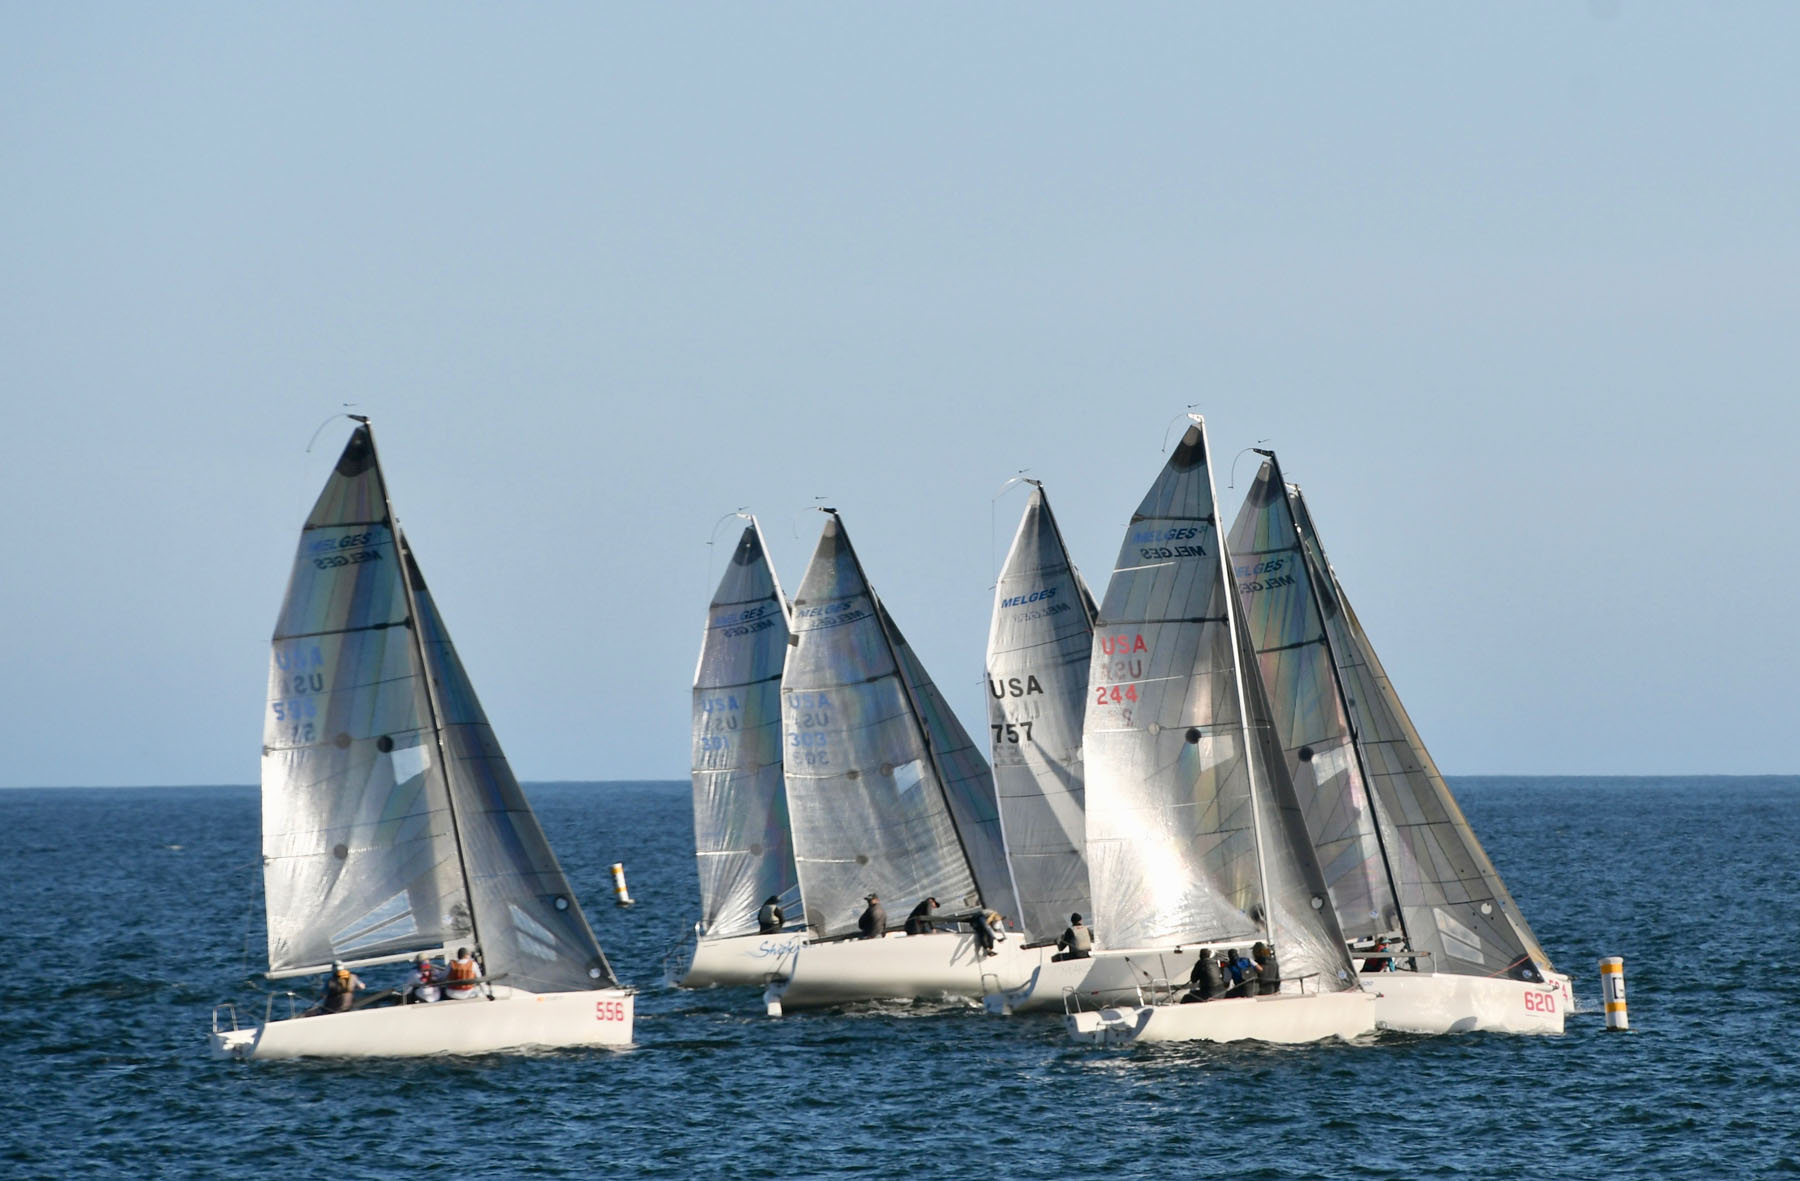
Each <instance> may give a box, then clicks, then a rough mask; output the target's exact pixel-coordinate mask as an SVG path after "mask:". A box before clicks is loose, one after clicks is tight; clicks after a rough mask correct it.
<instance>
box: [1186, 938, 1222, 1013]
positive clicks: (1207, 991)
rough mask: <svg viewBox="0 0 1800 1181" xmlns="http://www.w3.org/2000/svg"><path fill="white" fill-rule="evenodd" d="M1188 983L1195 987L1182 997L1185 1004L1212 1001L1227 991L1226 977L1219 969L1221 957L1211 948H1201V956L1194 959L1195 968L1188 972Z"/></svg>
mask: <svg viewBox="0 0 1800 1181" xmlns="http://www.w3.org/2000/svg"><path fill="white" fill-rule="evenodd" d="M1188 983H1189V984H1191V985H1193V988H1191V989H1190V990H1189V991H1188V994H1187V995H1186V996H1184V997H1182V998H1181V1003H1182V1004H1184V1005H1191V1004H1195V1003H1197V1002H1199V1001H1210V1000H1212V999H1213V998H1214V997H1216V996H1219V995H1220V994H1221V993H1223V992H1224V991H1225V977H1224V975H1223V974H1222V973H1221V972H1220V971H1219V957H1218V956H1216V955H1214V954H1213V953H1212V949H1211V948H1208V947H1202V948H1201V949H1200V958H1198V959H1196V960H1195V961H1194V970H1193V971H1192V972H1190V973H1188Z"/></svg>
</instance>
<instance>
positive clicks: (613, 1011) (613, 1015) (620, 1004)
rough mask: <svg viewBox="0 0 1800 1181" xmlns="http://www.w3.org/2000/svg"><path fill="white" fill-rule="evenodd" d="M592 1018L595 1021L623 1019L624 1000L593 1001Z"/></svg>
mask: <svg viewBox="0 0 1800 1181" xmlns="http://www.w3.org/2000/svg"><path fill="white" fill-rule="evenodd" d="M594 1020H596V1021H623V1020H625V1002H624V1001H595V1002H594Z"/></svg>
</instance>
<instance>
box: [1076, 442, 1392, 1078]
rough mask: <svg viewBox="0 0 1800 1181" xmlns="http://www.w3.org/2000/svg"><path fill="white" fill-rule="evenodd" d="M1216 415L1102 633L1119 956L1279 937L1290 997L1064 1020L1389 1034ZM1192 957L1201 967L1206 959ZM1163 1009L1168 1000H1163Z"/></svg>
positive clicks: (1101, 802)
mask: <svg viewBox="0 0 1800 1181" xmlns="http://www.w3.org/2000/svg"><path fill="white" fill-rule="evenodd" d="M1207 454H1208V453H1207V446H1206V433H1205V422H1204V420H1202V419H1200V418H1199V416H1197V415H1196V416H1194V421H1193V424H1192V425H1191V426H1189V428H1188V429H1187V431H1186V433H1185V434H1184V435H1183V436H1182V440H1181V443H1180V444H1179V445H1178V446H1177V447H1176V449H1175V451H1174V453H1173V454H1172V455H1171V456H1170V457H1169V460H1168V462H1167V464H1166V465H1165V466H1164V468H1163V470H1162V472H1161V473H1160V475H1159V476H1158V477H1157V479H1156V482H1155V483H1154V484H1153V485H1152V486H1151V488H1150V491H1149V492H1148V493H1147V494H1146V495H1145V497H1144V499H1143V501H1142V503H1141V504H1140V505H1139V506H1138V509H1137V512H1136V513H1135V514H1134V515H1133V517H1132V521H1131V525H1130V526H1129V528H1128V529H1127V532H1126V536H1125V540H1124V544H1123V546H1122V547H1121V549H1120V552H1119V559H1118V564H1117V566H1116V568H1115V569H1114V572H1113V576H1112V580H1111V582H1110V583H1109V584H1108V586H1107V589H1106V597H1105V600H1104V602H1103V603H1102V605H1101V608H1100V619H1099V622H1098V624H1097V625H1096V629H1095V649H1094V656H1093V661H1092V665H1091V668H1090V674H1089V684H1088V698H1087V714H1086V719H1085V724H1084V728H1083V739H1084V741H1083V747H1084V756H1085V763H1086V770H1087V837H1088V873H1089V879H1090V882H1091V886H1092V889H1093V894H1094V925H1095V930H1096V933H1097V934H1098V936H1099V938H1100V939H1101V940H1102V941H1103V942H1104V944H1105V947H1104V949H1103V950H1102V951H1100V952H1098V953H1096V956H1095V958H1096V959H1101V960H1113V959H1119V960H1126V961H1139V962H1142V963H1144V964H1146V965H1154V967H1153V968H1152V970H1153V971H1162V970H1163V969H1162V964H1163V962H1164V957H1166V956H1167V955H1168V953H1169V952H1171V951H1172V950H1175V949H1181V950H1184V951H1187V952H1189V953H1190V954H1193V953H1196V952H1198V951H1200V949H1201V948H1202V947H1204V948H1205V950H1206V953H1207V954H1209V955H1210V954H1212V953H1213V952H1215V951H1218V950H1221V949H1240V950H1241V949H1243V948H1247V947H1249V946H1250V945H1251V944H1252V943H1253V942H1262V943H1265V944H1267V945H1268V946H1270V947H1272V948H1273V949H1274V952H1275V954H1276V962H1277V963H1278V964H1279V966H1280V973H1281V981H1280V984H1279V991H1274V992H1269V993H1266V994H1263V995H1257V996H1248V995H1245V996H1237V997H1232V998H1230V999H1219V1000H1209V1001H1206V1002H1204V1003H1198V1004H1181V1003H1173V1002H1175V1001H1177V1000H1178V999H1179V998H1178V996H1177V993H1178V992H1179V990H1180V982H1179V981H1177V980H1175V979H1171V978H1170V976H1168V975H1164V976H1162V977H1161V978H1162V980H1164V981H1165V982H1166V984H1165V987H1166V989H1167V991H1161V990H1158V989H1154V988H1153V989H1152V990H1150V991H1149V994H1148V995H1147V996H1146V997H1145V998H1144V1000H1145V1003H1138V1004H1122V1005H1118V1006H1116V1007H1107V1008H1102V1009H1100V1010H1098V1011H1094V1010H1083V1011H1078V1012H1073V1013H1071V1014H1070V1015H1069V1016H1068V1017H1067V1018H1065V1020H1066V1023H1067V1025H1068V1029H1069V1032H1070V1034H1071V1035H1072V1036H1073V1037H1075V1038H1076V1039H1077V1040H1086V1041H1095V1042H1101V1043H1104V1044H1117V1043H1126V1042H1139V1041H1192V1040H1205V1041H1235V1040H1240V1039H1256V1040H1262V1041H1270V1042H1310V1041H1318V1040H1321V1039H1324V1038H1329V1037H1340V1038H1351V1037H1356V1036H1359V1035H1361V1034H1365V1033H1368V1032H1371V1031H1372V1030H1373V1029H1374V1027H1375V1013H1374V998H1373V997H1372V996H1370V995H1368V994H1367V993H1364V992H1362V991H1361V990H1360V989H1359V988H1358V987H1357V981H1356V973H1355V969H1354V967H1353V966H1352V965H1351V963H1350V959H1349V955H1348V953H1347V951H1346V949H1345V944H1344V939H1343V935H1342V933H1341V932H1340V931H1339V929H1338V926H1337V920H1336V918H1335V916H1334V914H1333V912H1332V910H1331V907H1330V906H1329V905H1328V903H1327V897H1326V890H1325V883H1324V880H1323V877H1322V875H1321V873H1320V870H1319V865H1318V861H1317V859H1316V857H1315V856H1314V853H1313V847H1312V843H1311V841H1310V840H1309V839H1308V836H1307V832H1306V827H1305V821H1304V819H1303V818H1302V817H1301V815H1300V809H1299V806H1298V803H1297V802H1296V800H1295V797H1294V789H1293V785H1292V783H1291V782H1290V781H1289V779H1288V775H1287V766H1286V763H1285V761H1284V760H1283V758H1282V754H1281V748H1280V746H1279V745H1278V744H1277V742H1276V741H1275V736H1274V734H1273V732H1272V726H1271V722H1270V716H1269V706H1268V702H1267V700H1266V698H1265V696H1264V691H1263V685H1262V678H1261V677H1260V675H1259V674H1258V672H1257V666H1256V661H1255V659H1254V650H1253V649H1252V648H1251V647H1250V645H1249V642H1248V637H1247V635H1246V633H1245V630H1244V626H1243V620H1242V618H1241V616H1240V614H1239V610H1238V605H1237V602H1236V597H1237V596H1236V588H1235V587H1234V586H1233V585H1232V583H1231V581H1230V580H1229V577H1228V576H1229V574H1230V571H1231V556H1230V553H1229V550H1228V549H1227V547H1226V546H1225V545H1224V538H1223V537H1222V535H1221V531H1220V529H1219V523H1218V516H1217V511H1216V498H1215V494H1214V491H1213V483H1212V472H1211V467H1210V464H1209V463H1208V459H1207ZM1190 962H1191V961H1190ZM1157 1002H1161V1003H1157Z"/></svg>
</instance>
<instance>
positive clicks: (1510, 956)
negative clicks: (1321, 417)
mask: <svg viewBox="0 0 1800 1181" xmlns="http://www.w3.org/2000/svg"><path fill="white" fill-rule="evenodd" d="M1261 454H1262V455H1263V456H1264V457H1265V458H1264V460H1263V463H1262V466H1261V469H1260V470H1259V471H1258V473H1257V478H1256V482H1255V483H1254V484H1253V485H1252V486H1251V488H1250V492H1249V494H1248V496H1247V497H1246V498H1245V501H1244V506H1243V508H1242V509H1241V510H1240V511H1239V513H1238V519H1237V522H1236V524H1235V525H1234V526H1233V528H1232V532H1231V552H1232V555H1233V558H1234V560H1235V561H1236V564H1237V566H1236V574H1237V579H1238V589H1239V592H1240V595H1241V599H1242V602H1243V604H1244V615H1245V620H1246V624H1247V626H1248V628H1249V631H1250V636H1251V641H1252V643H1253V644H1254V645H1255V647H1256V650H1257V652H1258V660H1259V663H1260V664H1261V667H1262V672H1263V676H1264V679H1265V682H1266V683H1267V685H1268V687H1269V691H1270V697H1271V702H1272V705H1273V708H1274V711H1275V717H1276V719H1277V724H1278V727H1279V730H1280V733H1281V735H1282V738H1281V742H1282V746H1283V748H1284V751H1285V754H1286V758H1287V762H1288V768H1289V771H1290V773H1291V774H1292V776H1293V779H1294V784H1295V787H1296V789H1297V790H1298V792H1299V797H1300V801H1301V807H1302V811H1303V812H1304V813H1305V815H1306V818H1307V824H1308V828H1309V830H1310V831H1311V833H1312V838H1313V841H1314V845H1315V847H1316V848H1317V850H1318V853H1319V859H1320V862H1321V865H1322V866H1323V868H1324V871H1325V877H1326V883H1327V886H1328V887H1329V889H1330V892H1331V897H1332V902H1333V906H1334V908H1335V910H1336V912H1337V915H1338V921H1339V925H1340V926H1341V928H1342V930H1343V932H1344V935H1345V936H1346V938H1348V939H1349V940H1351V941H1352V949H1353V952H1355V954H1357V955H1358V956H1360V957H1366V958H1365V959H1364V968H1365V971H1364V973H1363V974H1362V986H1363V988H1364V989H1365V990H1367V991H1369V992H1371V993H1373V994H1374V995H1375V996H1376V998H1377V1005H1376V1022H1377V1024H1378V1025H1379V1026H1381V1027H1383V1028H1388V1029H1396V1030H1404V1031H1408V1032H1414V1033H1445V1032H1451V1031H1460V1030H1473V1029H1480V1030H1494V1031H1502V1032H1513V1033H1560V1032H1562V1029H1563V1021H1564V1017H1565V1015H1566V1013H1567V1011H1568V1009H1569V1007H1570V1000H1571V994H1570V991H1569V982H1568V977H1566V976H1563V975H1561V974H1560V973H1557V972H1556V971H1555V969H1554V968H1553V967H1552V966H1551V964H1550V961H1549V959H1548V958H1547V957H1546V956H1545V955H1544V952H1543V949H1542V948H1541V947H1540V946H1539V944H1538V941H1537V939H1536V937H1535V936H1534V935H1533V934H1532V932H1531V928H1530V926H1529V925H1528V924H1527V923H1526V921H1525V918H1524V916H1523V915H1522V914H1520V912H1519V909H1518V906H1517V905H1516V904H1515V903H1514V902H1513V900H1512V897H1511V895H1510V894H1509V893H1508V892H1507V890H1506V886H1505V884H1504V883H1503V882H1502V881H1501V880H1500V875H1499V874H1498V872H1496V870H1495V869H1494V866H1493V863H1492V862H1491V861H1490V860H1489V859H1488V856H1487V854H1486V853H1485V852H1484V851H1483V850H1482V847H1481V843H1480V842H1479V841H1478V840H1477V839H1476V837H1475V833H1474V831H1473V830H1472V829H1471V828H1470V827H1469V824H1468V821H1467V820H1466V819H1465V818H1464V817H1463V814H1462V811H1461V809H1460V808H1458V807H1457V804H1456V800H1455V798H1454V797H1453V796H1452V795H1451V794H1450V789H1449V787H1448V786H1447V785H1446V784H1445V783H1444V780H1443V777H1442V776H1441V775H1440V774H1439V773H1438V771H1437V767H1436V765H1435V764H1434V763H1433V762H1432V759H1431V756H1430V754H1429V753H1428V752H1427V751H1426V750H1425V747H1424V744H1423V743H1422V742H1421V741H1420V739H1419V736H1418V732H1417V731H1416V730H1415V729H1414V728H1413V726H1412V722H1411V720H1410V719H1409V718H1408V716H1407V714H1406V710H1405V708H1404V707H1403V706H1402V705H1401V704H1400V699H1399V697H1398V695H1397V694H1396V693H1395V692H1394V689H1393V685H1392V683H1391V682H1390V681H1389V680H1388V678H1387V676H1386V674H1385V672H1383V671H1382V669H1381V664H1380V662H1379V660H1377V659H1376V657H1375V651H1374V648H1373V646H1371V645H1370V644H1369V641H1368V637H1367V635H1366V634H1365V633H1364V632H1363V630H1362V627H1361V625H1360V624H1359V623H1358V622H1357V619H1356V615H1355V612H1353V611H1352V610H1351V609H1350V604H1349V601H1348V599H1346V598H1345V597H1344V593H1343V588H1342V587H1341V586H1340V585H1339V584H1338V582H1337V578H1336V576H1335V574H1334V573H1333V572H1332V570H1331V566H1330V563H1329V562H1328V561H1327V560H1326V558H1325V553H1324V550H1323V548H1322V547H1321V546H1320V544H1319V541H1318V534H1317V532H1316V530H1315V529H1314V527H1313V524H1312V519H1311V516H1310V514H1308V512H1307V511H1306V507H1305V501H1304V499H1303V498H1302V496H1301V494H1300V490H1299V489H1298V488H1297V487H1295V486H1293V485H1290V484H1288V483H1287V482H1286V481H1285V480H1284V479H1283V477H1282V472H1281V464H1280V461H1279V460H1278V459H1277V458H1276V457H1275V454H1274V453H1273V452H1272V451H1263V452H1261Z"/></svg>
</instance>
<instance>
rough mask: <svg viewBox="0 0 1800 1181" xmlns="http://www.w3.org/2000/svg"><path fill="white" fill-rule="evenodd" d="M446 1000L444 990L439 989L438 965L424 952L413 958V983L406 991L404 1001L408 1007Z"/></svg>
mask: <svg viewBox="0 0 1800 1181" xmlns="http://www.w3.org/2000/svg"><path fill="white" fill-rule="evenodd" d="M443 999H444V991H443V989H441V988H439V987H438V970H437V965H435V964H433V963H432V962H431V958H430V957H429V956H427V955H426V954H425V953H424V952H420V953H419V954H418V955H416V956H414V957H413V982H412V986H411V987H410V988H408V989H407V990H406V996H405V998H404V1000H403V1003H404V1004H408V1005H428V1004H430V1003H431V1002H433V1001H441V1000H443Z"/></svg>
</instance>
